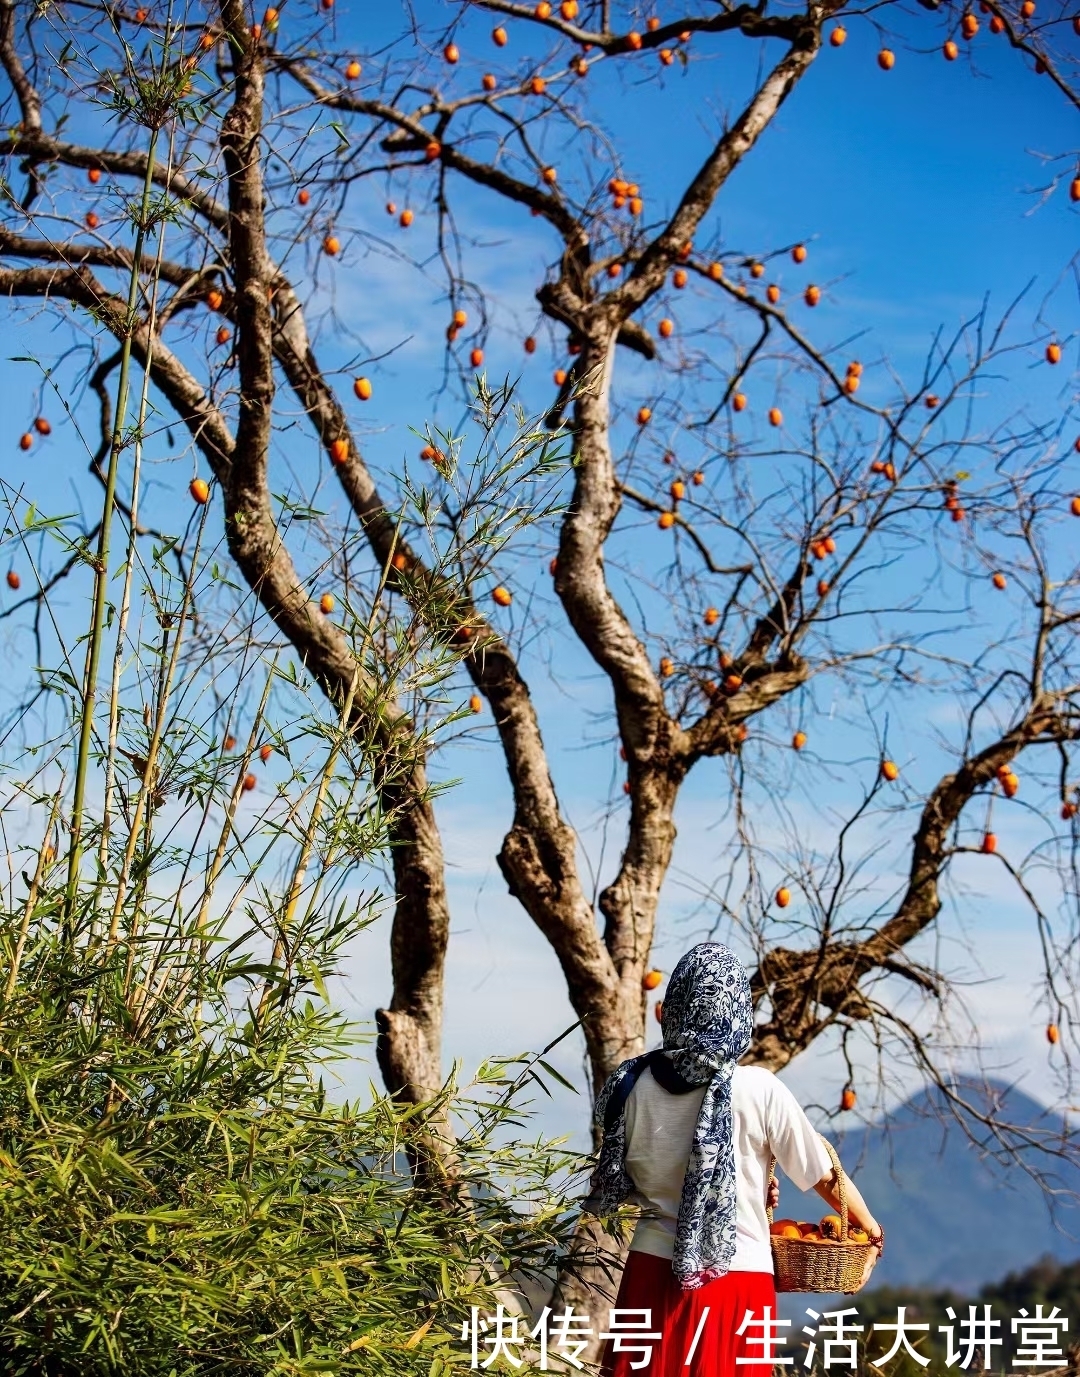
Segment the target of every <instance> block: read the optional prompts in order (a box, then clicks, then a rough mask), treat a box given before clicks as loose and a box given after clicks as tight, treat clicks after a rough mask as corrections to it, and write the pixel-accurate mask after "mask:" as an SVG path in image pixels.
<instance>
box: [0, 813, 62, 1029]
mask: <svg viewBox="0 0 1080 1377" xmlns="http://www.w3.org/2000/svg"><path fill="white" fill-rule="evenodd" d="M59 815H60V795H59V794H57V795H56V797H55V798H54V799H53V801H52V808H51V809H50V811H49V823H48V826H47V827H46V828H45V838H44V840H43V841H42V843H41V846H40V847H39V848H38V858H37V866H36V867H35V869H34V878H33V880H32V881H31V884H30V892H29V894H27V896H26V903H25V905H24V906H23V913H22V921H21V922H20V924H19V937H18V941H17V942H16V943H15V952H14V955H13V956H12V958H11V968H10V970H9V971H8V976H7V981H6V982H5V984H4V1001H5V1003H6V1002H7V1001H8V1000H9V999H10V998H11V996H12V994H13V992H14V990H15V983H16V981H17V980H18V978H19V967H20V966H21V965H22V959H23V952H24V951H25V950H26V939H27V937H28V936H29V934H30V920H31V919H32V918H33V916H34V909H35V908H36V906H37V898H38V893H39V892H40V890H41V878H42V876H43V875H44V874H45V867H46V865H47V864H48V860H47V854H48V848H49V838H50V837H51V836H52V830H53V828H54V827H55V826H56V819H57V818H58V817H59Z"/></svg>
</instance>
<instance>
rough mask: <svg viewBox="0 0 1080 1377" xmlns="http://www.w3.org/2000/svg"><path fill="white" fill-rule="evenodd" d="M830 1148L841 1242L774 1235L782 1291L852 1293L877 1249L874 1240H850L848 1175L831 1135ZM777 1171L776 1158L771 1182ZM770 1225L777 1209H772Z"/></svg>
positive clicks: (777, 1283)
mask: <svg viewBox="0 0 1080 1377" xmlns="http://www.w3.org/2000/svg"><path fill="white" fill-rule="evenodd" d="M821 1141H822V1142H823V1143H824V1144H825V1146H826V1148H827V1149H828V1152H829V1156H830V1157H831V1158H832V1164H833V1167H834V1168H835V1170H836V1191H837V1194H838V1195H839V1197H840V1241H839V1242H838V1243H837V1242H834V1241H833V1240H831V1239H830V1240H827V1241H826V1242H824V1243H809V1242H806V1241H805V1240H803V1239H801V1238H775V1237H773V1236H772V1235H770V1241H771V1243H772V1254H773V1271H774V1273H775V1275H776V1289H777V1290H778V1291H817V1292H818V1293H819V1294H822V1295H835V1294H837V1293H838V1292H844V1293H845V1294H847V1295H851V1294H852V1293H853V1292H855V1291H858V1290H859V1288H860V1287H861V1286H862V1284H863V1274H864V1272H865V1271H866V1259H867V1258H868V1257H869V1256H870V1254H871V1253H872V1252H873V1251H874V1245H873V1244H872V1243H849V1242H848V1208H847V1177H846V1176H845V1175H844V1168H843V1167H842V1166H841V1165H840V1159H839V1158H838V1157H837V1155H836V1152H835V1151H834V1150H833V1145H832V1144H831V1143H830V1142H829V1141H828V1139H827V1138H822V1140H821ZM775 1174H776V1159H775V1157H774V1158H773V1161H772V1164H771V1165H770V1167H769V1181H770V1182H771V1181H772V1179H773V1177H774V1175H775ZM768 1214H769V1224H770V1225H771V1224H772V1222H773V1212H772V1210H769V1212H768Z"/></svg>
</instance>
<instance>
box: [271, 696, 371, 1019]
mask: <svg viewBox="0 0 1080 1377" xmlns="http://www.w3.org/2000/svg"><path fill="white" fill-rule="evenodd" d="M359 677H360V675H359V670H354V671H353V677H352V683H351V684H350V685H349V692H348V693H347V694H346V696H345V703H344V705H343V707H342V709H341V716H340V718H339V722H338V735H337V738H336V739H335V741H334V744H333V746H332V747H331V748H330V754H329V755H328V756H327V758H326V764H325V765H324V766H323V772H322V777H321V779H320V780H319V791H318V793H317V794H316V796H315V802H314V804H312V808H311V816H310V817H309V819H308V825H307V827H306V829H305V831H304V838H303V841H302V842H301V844H300V854H299V855H298V856H297V858H296V866H295V867H294V869H293V876H292V881H291V883H290V885H289V890H288V897H287V898H286V901H285V913H284V916H283V918H282V921H281V923H280V924H279V925H278V933H277V937H276V938H275V940H274V950H273V953H272V955H271V958H270V964H271V966H277V965H278V963H279V962H280V961H281V960H282V959H283V958H284V955H285V938H286V936H287V934H288V932H289V929H290V928H291V927H292V920H293V916H294V914H295V913H296V905H297V903H298V902H299V899H300V895H301V893H302V891H303V887H304V878H305V876H306V874H307V868H308V865H309V864H310V862H311V853H312V851H313V850H314V846H315V831H316V828H317V827H318V825H319V820H320V818H321V817H322V810H323V807H324V805H325V803H326V795H327V794H328V793H329V791H330V781H331V780H332V779H333V776H334V768H335V766H336V765H337V759H338V756H339V755H340V754H341V743H342V741H343V740H344V738H345V736H346V735H347V733H348V730H349V718H350V717H351V716H352V707H353V700H354V698H355V697H356V686H357V683H358V682H359ZM272 987H273V977H272V976H271V975H267V977H266V979H265V980H264V982H263V988H262V994H261V995H260V997H259V1007H258V1011H257V1013H256V1016H255V1017H256V1022H260V1021H261V1019H262V1016H263V1012H264V1010H265V1008H266V1005H267V1004H268V1002H269V1000H270V991H271V989H272Z"/></svg>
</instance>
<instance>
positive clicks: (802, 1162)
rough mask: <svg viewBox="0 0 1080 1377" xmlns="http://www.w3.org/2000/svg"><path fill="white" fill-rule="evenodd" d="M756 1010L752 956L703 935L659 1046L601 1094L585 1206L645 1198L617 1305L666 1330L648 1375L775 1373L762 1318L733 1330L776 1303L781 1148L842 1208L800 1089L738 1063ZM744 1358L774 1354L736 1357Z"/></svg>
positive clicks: (671, 997)
mask: <svg viewBox="0 0 1080 1377" xmlns="http://www.w3.org/2000/svg"><path fill="white" fill-rule="evenodd" d="M753 1022H754V1010H753V1003H752V1001H751V998H750V986H749V983H748V981H747V978H746V973H745V971H744V970H743V968H742V966H741V965H740V964H739V962H738V961H737V960H736V958H735V956H734V955H733V954H732V953H731V952H730V951H728V949H727V948H726V947H722V946H719V945H717V944H716V943H713V942H702V943H701V944H700V945H698V946H696V947H694V948H693V949H692V950H691V951H689V952H687V953H686V955H685V956H684V957H683V958H682V960H681V961H680V962H679V964H678V965H677V966H676V967H675V970H674V971H673V972H672V976H671V980H670V982H669V984H668V989H667V993H666V995H665V997H664V1007H663V1017H662V1020H661V1027H662V1029H663V1034H664V1046H663V1050H662V1051H656V1052H651V1053H649V1054H647V1055H646V1056H644V1057H635V1058H633V1059H632V1060H631V1061H627V1062H623V1064H622V1065H621V1066H620V1067H619V1068H618V1070H616V1071H615V1072H614V1073H613V1074H612V1075H611V1076H610V1077H609V1079H608V1081H607V1084H606V1085H605V1086H604V1088H603V1090H602V1091H601V1092H600V1095H599V1097H598V1099H597V1102H596V1120H597V1123H598V1125H600V1126H601V1127H602V1129H603V1134H604V1137H603V1144H602V1146H601V1149H600V1157H599V1162H598V1165H597V1169H596V1174H595V1176H594V1178H593V1194H592V1195H591V1196H590V1199H589V1201H588V1202H587V1204H586V1208H587V1209H588V1210H590V1212H591V1213H593V1214H598V1215H601V1216H605V1215H608V1214H611V1213H613V1212H614V1210H615V1208H616V1207H617V1206H618V1205H619V1204H620V1203H621V1202H623V1201H629V1202H630V1203H632V1204H636V1205H640V1206H641V1208H642V1215H641V1219H640V1220H639V1222H638V1225H637V1228H636V1229H635V1231H634V1238H633V1242H632V1243H631V1244H630V1253H629V1256H628V1258H627V1263H626V1268H625V1270H624V1272H623V1277H622V1285H621V1286H620V1288H619V1296H618V1299H617V1301H616V1302H615V1307H616V1308H617V1309H620V1310H622V1309H626V1310H643V1309H644V1310H649V1311H651V1312H652V1313H651V1330H652V1331H653V1332H657V1333H659V1334H660V1335H661V1336H662V1337H661V1338H660V1339H659V1340H657V1341H656V1342H655V1344H654V1345H653V1346H652V1349H653V1351H652V1359H651V1362H650V1363H649V1367H648V1370H649V1373H650V1377H687V1373H688V1371H697V1372H700V1373H704V1374H707V1377H735V1374H736V1372H739V1373H743V1374H746V1377H766V1374H765V1368H766V1367H770V1368H771V1365H772V1359H771V1356H769V1351H768V1350H765V1349H763V1348H762V1346H761V1337H762V1329H761V1326H760V1323H759V1324H758V1326H757V1327H756V1328H749V1329H748V1331H747V1332H746V1333H745V1334H744V1335H743V1336H741V1337H740V1336H738V1335H737V1334H736V1330H738V1328H739V1327H740V1325H741V1324H742V1322H743V1319H744V1317H745V1316H746V1312H747V1311H748V1310H749V1311H751V1312H752V1313H753V1316H754V1317H755V1318H756V1319H758V1320H759V1321H760V1319H761V1318H762V1316H763V1312H764V1309H765V1307H766V1306H769V1307H771V1311H772V1314H773V1315H774V1316H775V1314H776V1291H775V1288H774V1285H773V1263H772V1249H771V1246H770V1243H769V1223H768V1217H767V1215H766V1213H765V1211H766V1207H767V1193H768V1176H769V1163H770V1160H771V1158H773V1157H775V1158H776V1159H777V1161H778V1163H779V1164H780V1166H781V1168H782V1169H783V1170H784V1171H785V1172H786V1174H787V1175H788V1177H789V1178H790V1179H791V1180H792V1181H793V1182H794V1184H795V1185H796V1186H798V1187H799V1189H800V1190H809V1189H810V1187H811V1186H812V1187H813V1188H814V1190H816V1191H817V1193H818V1194H819V1195H820V1196H821V1197H822V1199H823V1200H826V1201H828V1203H829V1205H830V1206H831V1208H832V1209H834V1210H838V1209H839V1205H840V1201H839V1197H838V1196H837V1194H836V1176H835V1172H834V1170H833V1166H832V1162H831V1159H830V1158H829V1155H828V1152H827V1151H826V1148H825V1145H824V1142H823V1141H822V1139H821V1138H820V1137H819V1136H818V1134H817V1133H816V1132H815V1130H814V1129H813V1127H812V1126H811V1124H810V1121H809V1120H808V1119H807V1117H806V1115H805V1114H804V1113H803V1111H802V1109H801V1108H800V1106H799V1104H798V1103H797V1101H796V1100H795V1098H794V1096H793V1095H792V1093H791V1091H790V1090H788V1088H787V1087H786V1086H785V1085H784V1084H783V1083H782V1082H781V1081H779V1080H777V1078H776V1077H775V1076H774V1075H773V1074H772V1073H771V1072H770V1071H766V1070H764V1069H763V1068H761V1067H755V1066H739V1065H738V1062H739V1058H740V1057H742V1056H743V1054H744V1053H745V1052H746V1049H747V1048H748V1047H749V1046H750V1037H751V1034H752V1032H753ZM846 1193H847V1200H848V1215H849V1218H850V1220H851V1221H852V1223H853V1224H854V1225H856V1226H858V1227H861V1228H863V1229H865V1230H866V1232H867V1233H868V1235H869V1236H870V1241H871V1242H872V1243H874V1244H875V1246H876V1248H877V1250H878V1251H877V1253H876V1254H874V1253H872V1254H871V1255H870V1257H871V1262H873V1261H876V1259H877V1256H878V1255H879V1254H880V1251H881V1248H882V1246H883V1243H884V1236H883V1234H882V1231H881V1229H880V1228H879V1227H878V1224H877V1221H876V1220H875V1219H874V1217H873V1215H871V1213H870V1211H869V1210H868V1209H867V1207H866V1204H865V1202H864V1201H863V1198H862V1196H861V1195H860V1194H859V1192H858V1191H857V1190H856V1189H855V1187H854V1185H852V1184H851V1182H850V1181H849V1182H848V1184H847V1192H846ZM869 1270H870V1267H869V1266H868V1268H867V1273H869ZM706 1307H708V1313H707V1315H706V1314H705V1308H706ZM703 1316H705V1318H704V1319H703V1318H702V1317H703ZM781 1332H784V1331H781ZM695 1337H696V1343H695ZM628 1342H629V1341H628ZM691 1346H693V1361H692V1364H691V1366H690V1367H689V1368H688V1367H687V1365H686V1358H687V1354H688V1353H689V1352H690V1350H691ZM618 1347H620V1345H615V1344H611V1343H609V1345H608V1349H607V1352H606V1354H605V1359H604V1368H603V1371H604V1373H605V1374H610V1377H630V1361H631V1359H632V1358H634V1357H635V1353H634V1352H619V1351H615V1349H616V1348H618ZM772 1353H773V1354H775V1353H776V1350H775V1349H774V1350H772ZM640 1354H641V1347H640V1341H638V1347H637V1349H636V1356H638V1357H640ZM736 1357H741V1358H751V1359H753V1358H759V1359H762V1358H764V1359H765V1362H763V1363H762V1364H761V1366H758V1365H757V1364H755V1363H751V1364H750V1365H747V1364H745V1363H740V1364H739V1366H738V1368H736V1365H735V1359H736ZM638 1366H640V1364H638Z"/></svg>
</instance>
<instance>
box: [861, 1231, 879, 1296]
mask: <svg viewBox="0 0 1080 1377" xmlns="http://www.w3.org/2000/svg"><path fill="white" fill-rule="evenodd" d="M866 1232H867V1233H868V1234H869V1235H870V1243H871V1244H872V1251H871V1252H869V1253H867V1255H866V1263H865V1264H864V1266H863V1274H862V1279H861V1280H860V1282H859V1290H860V1291H861V1290H862V1288H863V1287H864V1286H865V1285H866V1283H867V1282H868V1281H869V1280H870V1273H871V1272H872V1271H873V1270H874V1268H875V1267H876V1266H877V1263H878V1258H879V1257H880V1256H881V1254H882V1253H883V1252H884V1250H885V1230H884V1229H883V1228H882V1227H881V1225H880V1224H878V1223H877V1222H876V1221H874V1222H872V1224H871V1226H870V1227H868V1228H867V1230H866Z"/></svg>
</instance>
